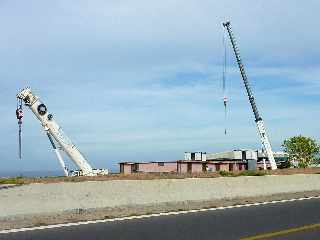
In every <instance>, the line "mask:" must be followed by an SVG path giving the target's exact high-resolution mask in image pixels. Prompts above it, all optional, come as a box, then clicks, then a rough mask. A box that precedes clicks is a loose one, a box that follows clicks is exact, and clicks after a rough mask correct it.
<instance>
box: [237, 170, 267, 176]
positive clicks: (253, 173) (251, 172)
mask: <svg viewBox="0 0 320 240" xmlns="http://www.w3.org/2000/svg"><path fill="white" fill-rule="evenodd" d="M266 174H267V173H266V172H265V171H254V170H246V171H243V172H240V173H239V174H238V176H265V175H266Z"/></svg>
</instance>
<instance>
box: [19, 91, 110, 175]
mask: <svg viewBox="0 0 320 240" xmlns="http://www.w3.org/2000/svg"><path fill="white" fill-rule="evenodd" d="M17 98H18V99H20V100H21V101H23V102H24V103H25V105H26V106H28V107H29V108H30V110H31V111H32V112H33V113H34V115H35V116H36V117H37V119H38V120H39V121H40V123H41V125H42V127H43V128H44V130H45V132H46V133H47V136H48V138H49V140H50V143H51V145H52V147H53V149H54V150H55V153H56V155H57V157H58V160H59V162H60V164H61V166H62V168H63V171H64V173H65V175H66V176H68V169H67V167H66V166H65V163H64V161H63V158H62V156H61V154H60V152H59V149H58V148H57V147H56V144H55V143H54V142H56V143H57V144H58V145H59V146H60V149H62V150H63V151H64V152H65V153H66V154H67V155H68V156H69V157H70V159H71V160H72V161H73V162H74V163H75V165H77V166H78V167H79V169H80V170H77V171H72V176H80V175H83V176H96V175H106V174H108V170H107V169H93V168H92V167H91V166H90V164H89V163H88V161H87V160H86V159H85V157H84V156H83V154H82V153H81V152H80V151H79V149H78V148H77V147H76V146H75V145H74V144H73V143H72V142H71V140H70V139H69V138H68V137H67V136H66V135H65V134H64V133H63V131H62V129H61V127H60V126H59V125H58V123H57V122H56V121H55V120H54V119H53V115H52V114H51V113H48V109H47V106H46V105H45V104H44V103H43V102H42V101H41V100H40V98H39V97H38V96H36V95H35V94H33V92H32V91H31V89H30V88H25V89H23V90H22V91H21V92H19V93H18V94H17Z"/></svg>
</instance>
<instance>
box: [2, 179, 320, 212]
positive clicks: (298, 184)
mask: <svg viewBox="0 0 320 240" xmlns="http://www.w3.org/2000/svg"><path fill="white" fill-rule="evenodd" d="M235 186H236V187H235ZM316 190H320V175H319V174H308V175H304V174H297V175H287V176H260V177H228V178H226V177H220V178H188V179H161V180H115V181H91V182H78V183H76V182H74V183H70V182H69V183H52V184H29V185H23V186H17V187H12V188H2V189H0V218H1V217H8V216H14V215H19V214H39V213H50V212H59V211H66V210H73V209H89V208H105V207H110V208H113V207H119V206H129V205H131V206H134V205H144V204H158V203H167V202H173V203H174V202H181V201H201V200H206V201H207V200H214V199H223V198H235V197H251V196H264V195H271V194H277V193H294V192H303V191H316Z"/></svg>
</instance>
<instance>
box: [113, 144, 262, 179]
mask: <svg viewBox="0 0 320 240" xmlns="http://www.w3.org/2000/svg"><path fill="white" fill-rule="evenodd" d="M184 156H185V159H184V160H178V161H169V162H166V161H161V162H121V163H119V165H120V173H124V174H130V173H139V172H141V173H201V172H218V171H242V170H246V169H250V170H252V169H257V158H258V151H253V150H234V151H229V152H222V153H206V152H185V154H184Z"/></svg>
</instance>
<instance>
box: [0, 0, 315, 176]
mask: <svg viewBox="0 0 320 240" xmlns="http://www.w3.org/2000/svg"><path fill="white" fill-rule="evenodd" d="M319 8H320V2H319V1H318V0H307V1H296V0H283V1H276V0H269V1H263V0H256V1H249V0H243V1H231V0H225V1H216V0H202V1H197V0H184V1H182V0H162V1H150V0H137V1H127V0H117V1H113V0H109V1H102V0H101V1H99V0H90V1H84V0H80V1H68V0H53V1H40V0H38V1H34V0H30V1H16V0H10V1H9V0H0V96H1V99H2V102H1V104H0V119H1V125H0V136H2V137H1V139H0V161H1V165H0V172H1V171H31V170H59V169H60V166H59V163H58V160H57V159H56V157H55V154H54V152H53V150H52V148H51V146H50V143H49V141H48V139H47V137H46V135H45V133H44V131H43V130H42V127H41V125H40V123H39V122H38V120H36V118H35V116H34V115H33V114H32V112H31V111H30V110H29V109H27V108H26V107H25V109H24V113H25V117H24V119H23V132H22V134H23V139H22V147H23V150H22V152H23V158H22V159H21V160H20V159H18V153H17V150H18V137H17V134H18V124H17V120H16V118H15V109H16V94H17V93H18V92H19V91H20V90H21V89H22V88H24V87H26V86H29V87H31V88H32V90H33V91H34V92H35V93H36V94H37V95H38V96H39V97H40V98H41V100H42V101H43V102H44V103H45V104H46V105H47V107H48V110H49V111H50V112H51V113H53V115H54V117H55V119H56V121H57V122H58V123H59V125H60V126H61V127H62V128H63V130H64V132H65V133H66V134H67V135H68V136H69V138H70V139H71V140H72V141H73V142H74V143H75V144H76V146H77V147H78V148H79V149H80V150H81V152H83V153H84V155H85V156H86V158H87V159H88V161H89V162H90V164H91V165H93V166H94V167H96V168H109V169H111V170H112V171H118V165H117V163H118V162H121V161H169V160H178V159H183V157H184V152H186V151H203V152H219V151H227V150H233V149H239V148H246V149H259V148H261V143H260V140H259V137H258V135H257V130H256V126H255V122H254V117H253V114H252V112H251V108H250V106H249V103H248V99H247V96H246V93H245V89H244V87H243V83H242V80H241V77H240V74H239V71H238V69H237V65H236V64H235V59H234V56H233V54H232V51H231V48H230V44H229V41H228V45H227V80H226V85H227V95H228V98H229V103H228V116H227V121H225V120H224V109H223V92H222V80H221V79H222V63H223V52H224V47H223V43H222V42H223V41H222V40H223V36H224V35H225V31H224V29H223V27H222V22H223V21H226V20H230V21H231V24H232V28H233V32H234V34H235V36H236V38H237V42H238V44H239V48H240V52H241V56H242V60H243V62H244V64H245V67H246V71H247V75H248V77H249V80H250V82H251V85H252V88H253V91H254V94H255V98H256V101H257V106H258V109H259V111H260V113H261V115H262V118H263V119H264V121H265V124H266V128H267V130H268V134H269V138H270V141H271V144H272V146H273V149H274V151H279V150H281V144H282V142H283V140H284V139H286V138H288V137H291V136H294V135H298V134H302V135H306V136H310V137H312V138H315V139H316V140H318V141H319V140H320V139H319V130H320V125H319V120H318V119H319V117H320V112H319V100H320V91H319V90H320V81H319V80H320V68H319V66H320V58H319V57H318V56H319V54H320V48H319V47H318V44H319V42H320V33H319V31H317V29H318V22H319V12H318V9H319ZM225 127H226V128H227V135H225V134H224V128H225ZM66 161H67V164H68V165H69V166H71V167H72V163H71V162H70V160H69V159H67V157H66Z"/></svg>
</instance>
